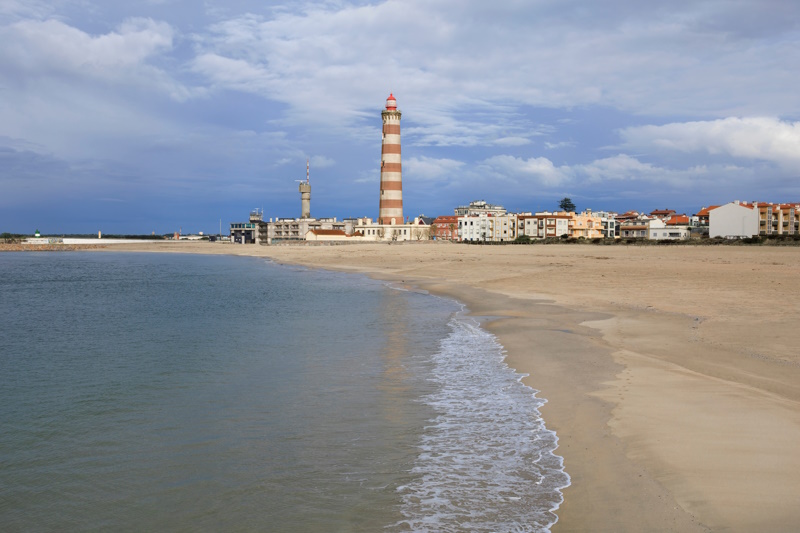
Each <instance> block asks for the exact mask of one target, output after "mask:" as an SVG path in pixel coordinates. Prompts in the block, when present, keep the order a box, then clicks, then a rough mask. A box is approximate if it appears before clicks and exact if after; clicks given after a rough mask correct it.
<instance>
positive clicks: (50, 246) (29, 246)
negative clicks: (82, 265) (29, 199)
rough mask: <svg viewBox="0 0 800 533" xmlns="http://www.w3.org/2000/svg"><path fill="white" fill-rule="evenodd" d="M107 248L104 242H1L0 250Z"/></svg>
mask: <svg viewBox="0 0 800 533" xmlns="http://www.w3.org/2000/svg"><path fill="white" fill-rule="evenodd" d="M99 248H106V245H104V244H24V243H18V244H5V243H0V252H74V251H76V250H96V249H99Z"/></svg>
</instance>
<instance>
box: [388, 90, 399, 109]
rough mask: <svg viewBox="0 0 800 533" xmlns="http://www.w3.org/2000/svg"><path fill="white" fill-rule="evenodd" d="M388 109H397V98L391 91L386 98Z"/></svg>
mask: <svg viewBox="0 0 800 533" xmlns="http://www.w3.org/2000/svg"><path fill="white" fill-rule="evenodd" d="M386 109H387V110H389V111H395V110H396V109H397V100H395V99H394V96H392V93H389V98H387V99H386Z"/></svg>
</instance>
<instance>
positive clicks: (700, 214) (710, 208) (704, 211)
mask: <svg viewBox="0 0 800 533" xmlns="http://www.w3.org/2000/svg"><path fill="white" fill-rule="evenodd" d="M718 207H719V206H718V205H710V206H708V207H704V208H703V209H701V210H700V211H698V212H697V214H696V215H695V216H698V217H707V216H708V213H709V211H713V210H714V209H716V208H718Z"/></svg>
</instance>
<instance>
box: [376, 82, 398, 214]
mask: <svg viewBox="0 0 800 533" xmlns="http://www.w3.org/2000/svg"><path fill="white" fill-rule="evenodd" d="M400 116H401V113H400V111H398V110H397V100H395V98H394V96H392V95H391V94H390V95H389V98H387V99H386V109H384V110H383V111H382V112H381V118H382V119H383V143H382V145H381V199H380V206H379V209H378V224H402V223H403V222H404V220H403V171H402V167H401V165H400Z"/></svg>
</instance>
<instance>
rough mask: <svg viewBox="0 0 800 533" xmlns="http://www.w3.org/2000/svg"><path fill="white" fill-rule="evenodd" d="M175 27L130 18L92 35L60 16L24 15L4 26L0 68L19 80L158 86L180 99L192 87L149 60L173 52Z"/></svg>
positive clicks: (27, 82) (19, 82)
mask: <svg viewBox="0 0 800 533" xmlns="http://www.w3.org/2000/svg"><path fill="white" fill-rule="evenodd" d="M173 37H174V32H173V29H172V28H171V27H170V26H169V25H168V24H166V23H164V22H158V21H154V20H152V19H149V18H130V19H126V20H125V21H124V22H122V23H121V24H120V25H119V26H118V27H117V30H116V31H112V32H109V33H106V34H102V35H90V34H88V33H86V32H83V31H81V30H79V29H77V28H75V27H73V26H69V25H67V24H65V23H63V22H61V21H59V20H56V19H49V20H43V21H40V20H22V21H19V22H15V23H13V24H10V25H7V26H2V27H0V69H2V70H3V71H6V72H9V71H11V72H14V81H13V83H14V84H16V85H19V86H23V87H24V86H26V85H30V84H36V83H40V82H41V80H42V78H46V79H47V78H49V79H56V80H63V79H64V78H65V77H72V78H74V79H75V80H93V81H102V82H106V83H107V82H111V83H116V84H119V85H123V86H124V85H128V86H135V87H138V88H140V89H142V88H146V89H148V90H152V88H157V89H160V90H162V91H164V92H166V93H167V94H169V96H171V97H172V98H175V99H176V100H185V99H186V98H188V97H189V96H190V91H189V90H188V89H187V88H185V87H183V86H182V85H181V84H180V83H178V82H176V81H175V80H174V79H173V78H172V77H171V76H169V75H168V74H167V73H166V72H165V71H164V70H163V69H160V68H158V67H156V66H154V65H152V64H150V63H149V61H150V60H153V59H156V58H157V57H158V56H160V55H162V54H164V53H167V52H169V51H170V50H171V49H172V46H173Z"/></svg>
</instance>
